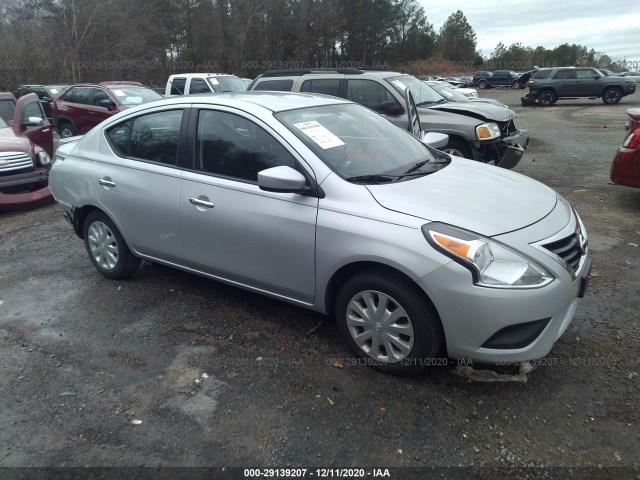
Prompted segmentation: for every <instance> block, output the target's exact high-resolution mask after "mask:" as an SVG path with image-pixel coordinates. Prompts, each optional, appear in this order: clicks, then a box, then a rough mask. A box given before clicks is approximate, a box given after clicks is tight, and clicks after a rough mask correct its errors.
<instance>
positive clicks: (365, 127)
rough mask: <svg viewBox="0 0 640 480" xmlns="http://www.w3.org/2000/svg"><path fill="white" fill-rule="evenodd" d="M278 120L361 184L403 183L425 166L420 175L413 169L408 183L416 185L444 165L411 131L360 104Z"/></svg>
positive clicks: (290, 114) (335, 168)
mask: <svg viewBox="0 0 640 480" xmlns="http://www.w3.org/2000/svg"><path fill="white" fill-rule="evenodd" d="M276 118H278V120H280V121H281V122H282V123H283V124H284V125H285V126H286V127H287V128H288V129H289V130H291V132H293V133H294V134H295V135H296V136H297V137H298V138H299V139H300V140H302V141H303V142H304V143H305V144H306V145H307V146H308V147H309V148H310V149H311V150H312V151H313V152H315V154H316V155H317V156H318V157H319V158H320V159H321V160H322V161H323V162H324V163H325V164H326V165H328V166H329V167H330V168H331V169H332V170H333V171H335V172H336V173H337V174H338V175H340V176H341V177H342V178H344V179H346V180H349V181H354V182H356V183H386V182H391V181H395V180H399V179H400V178H399V177H402V175H403V174H406V173H407V171H408V170H410V169H412V168H413V167H415V166H416V164H419V163H421V162H424V163H425V167H424V169H422V170H420V169H418V168H416V169H415V171H416V173H413V172H414V170H411V175H410V176H407V177H404V178H403V180H410V179H411V178H415V176H418V175H419V174H421V175H425V174H427V173H432V172H433V171H435V169H439V168H442V166H443V163H444V162H442V159H440V158H438V159H436V158H435V156H434V155H433V153H432V151H431V150H430V149H429V148H428V147H427V146H426V145H425V144H423V143H422V142H421V141H420V140H418V139H417V138H416V137H414V136H413V135H411V134H410V133H409V132H408V131H406V130H403V129H402V128H399V127H397V126H395V125H394V124H392V123H391V122H390V121H389V120H387V119H386V118H384V117H382V116H381V115H378V114H377V113H375V112H373V111H371V110H369V109H367V108H364V107H362V106H360V105H353V104H340V105H326V106H322V107H311V108H302V109H298V110H289V111H286V112H280V113H278V114H276ZM426 164H430V165H429V166H427V165H426ZM436 165H437V168H434V167H436ZM385 176H386V177H385Z"/></svg>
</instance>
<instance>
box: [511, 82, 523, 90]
mask: <svg viewBox="0 0 640 480" xmlns="http://www.w3.org/2000/svg"><path fill="white" fill-rule="evenodd" d="M511 87H512V88H515V89H516V90H520V89H521V88H524V87H523V86H522V85H520V83H519V82H518V81H517V80H514V82H513V83H512V84H511Z"/></svg>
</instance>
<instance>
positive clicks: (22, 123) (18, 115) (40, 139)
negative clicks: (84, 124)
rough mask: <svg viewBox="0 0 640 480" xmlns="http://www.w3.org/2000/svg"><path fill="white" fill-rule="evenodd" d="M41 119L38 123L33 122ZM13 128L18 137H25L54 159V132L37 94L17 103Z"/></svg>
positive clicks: (32, 94) (21, 98)
mask: <svg viewBox="0 0 640 480" xmlns="http://www.w3.org/2000/svg"><path fill="white" fill-rule="evenodd" d="M36 118H37V119H39V121H37V122H32V121H31V120H34V119H36ZM11 128H13V131H14V132H16V134H17V135H24V136H25V137H28V138H29V140H31V142H32V143H35V144H36V145H38V146H39V147H41V148H42V149H43V150H45V151H46V152H47V153H48V154H49V156H50V157H53V130H52V128H51V124H50V123H49V120H47V116H46V115H45V113H44V111H43V110H42V105H41V104H40V99H39V98H38V96H37V95H36V94H35V93H30V94H28V95H25V96H23V97H20V98H19V99H18V101H17V102H16V109H15V112H14V115H13V121H12V123H11Z"/></svg>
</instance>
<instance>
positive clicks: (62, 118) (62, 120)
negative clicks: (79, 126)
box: [55, 115, 76, 133]
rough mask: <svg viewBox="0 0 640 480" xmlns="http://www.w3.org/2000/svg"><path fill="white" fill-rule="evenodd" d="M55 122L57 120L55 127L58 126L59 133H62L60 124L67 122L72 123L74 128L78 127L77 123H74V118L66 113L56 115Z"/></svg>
mask: <svg viewBox="0 0 640 480" xmlns="http://www.w3.org/2000/svg"><path fill="white" fill-rule="evenodd" d="M55 122H56V124H55V127H56V130H57V131H58V133H60V126H61V125H63V124H65V123H69V124H71V126H72V127H73V128H74V129H76V124H75V123H73V120H71V118H69V117H67V116H65V115H59V116H58V117H56V119H55Z"/></svg>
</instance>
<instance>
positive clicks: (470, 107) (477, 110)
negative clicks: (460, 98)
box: [429, 102, 516, 122]
mask: <svg viewBox="0 0 640 480" xmlns="http://www.w3.org/2000/svg"><path fill="white" fill-rule="evenodd" d="M429 108H430V109H432V110H443V111H445V112H450V113H458V114H461V115H469V116H472V117H476V118H478V119H480V120H494V121H497V122H506V121H508V120H509V119H512V118H515V116H516V113H515V112H514V111H513V110H511V109H510V108H504V107H499V106H498V105H492V104H490V103H482V102H464V103H463V102H460V103H458V102H447V103H441V104H438V105H433V106H432V107H429Z"/></svg>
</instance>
